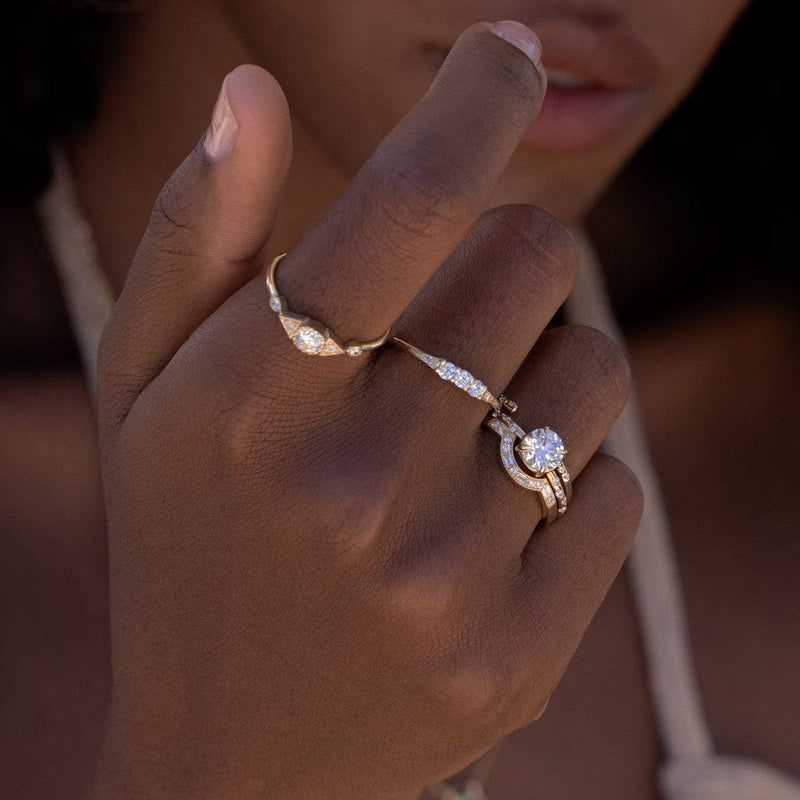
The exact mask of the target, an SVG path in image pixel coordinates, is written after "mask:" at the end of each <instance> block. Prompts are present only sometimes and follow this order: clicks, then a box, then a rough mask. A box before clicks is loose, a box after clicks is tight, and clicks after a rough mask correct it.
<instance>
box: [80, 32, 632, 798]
mask: <svg viewBox="0 0 800 800" xmlns="http://www.w3.org/2000/svg"><path fill="white" fill-rule="evenodd" d="M223 91H224V94H225V96H226V97H227V101H228V103H229V107H230V109H231V111H232V115H233V118H234V119H235V123H232V122H231V118H230V117H225V116H224V115H218V116H217V117H216V118H215V119H216V123H217V124H216V125H215V126H212V130H211V131H209V132H208V133H207V134H206V136H205V137H204V139H203V140H201V142H200V144H199V145H198V147H197V148H196V150H195V151H194V152H193V153H192V154H191V155H190V156H189V157H188V158H187V160H186V161H185V162H184V164H183V165H182V166H181V167H180V168H179V169H178V171H177V172H176V173H175V174H174V175H173V177H172V178H171V179H170V181H169V182H168V183H167V185H166V186H165V188H164V189H163V191H162V193H161V195H160V197H159V200H158V203H157V204H156V207H155V210H154V213H153V216H152V220H151V223H150V226H149V228H148V231H147V233H146V235H145V237H144V240H143V242H142V244H141V246H140V248H139V251H138V253H137V256H136V259H135V262H134V264H133V266H132V268H131V272H130V275H129V278H128V281H127V284H126V286H125V289H124V291H123V293H122V296H121V298H120V301H119V303H118V305H117V307H116V309H115V312H114V314H113V316H112V319H111V320H110V322H109V325H108V327H107V329H106V332H105V334H104V337H103V342H102V346H101V353H100V428H101V445H102V455H103V473H104V481H105V491H106V502H107V509H108V525H109V539H110V580H111V612H112V640H113V673H114V680H113V695H112V703H111V712H110V717H109V723H108V732H107V736H106V742H105V748H104V756H103V761H102V764H101V768H100V773H99V777H98V783H97V788H96V794H95V796H96V797H98V798H100V797H102V798H107V797H112V796H113V797H115V798H125V797H137V798H145V797H146V798H149V797H158V798H161V797H164V798H166V797H169V798H183V797H192V798H198V797H220V798H222V797H225V798H231V797H236V798H242V799H244V798H250V797H259V798H261V797H280V798H285V799H287V800H291V799H292V798H308V797H325V798H342V799H344V798H347V799H348V800H356V798H359V799H363V800H375V798H381V799H382V800H391V799H392V798H410V797H414V796H416V794H417V793H418V792H419V791H420V789H421V788H422V787H423V786H424V785H425V784H426V783H428V782H431V781H433V780H435V779H439V778H441V777H443V776H445V775H447V774H450V773H452V772H454V771H456V770H457V769H459V768H461V767H463V766H464V765H465V764H467V763H468V762H469V761H471V760H472V759H473V758H475V757H476V756H478V755H480V754H481V753H482V752H483V751H485V750H486V749H487V748H488V747H489V746H491V744H492V743H493V742H495V741H496V740H497V739H498V738H500V737H501V736H503V735H504V734H506V733H508V732H510V731H511V730H514V729H515V728H518V727H520V726H522V725H524V724H526V723H528V722H530V721H531V720H533V719H535V718H536V717H537V716H538V715H539V714H540V712H541V711H542V709H543V708H544V706H545V704H546V702H547V699H548V697H549V696H550V693H551V692H552V691H553V688H554V687H555V685H556V683H557V682H558V680H559V678H560V676H561V674H562V672H563V670H564V668H565V667H566V664H567V662H568V660H569V658H570V657H571V655H572V653H573V651H574V650H575V648H576V646H577V644H578V642H579V640H580V637H581V635H582V633H583V632H584V630H585V628H586V626H587V624H588V622H589V620H590V619H591V617H592V615H593V613H594V612H595V610H596V608H597V606H598V605H599V603H600V601H601V599H602V598H603V596H604V594H605V592H606V591H607V589H608V587H609V585H610V583H611V581H612V580H613V578H614V576H615V574H616V573H617V571H618V569H619V567H620V565H621V563H622V561H623V559H624V556H625V554H626V552H627V549H628V546H629V544H630V541H631V538H632V536H633V533H634V530H635V527H636V524H637V521H638V517H639V513H640V505H641V498H640V493H639V490H638V487H637V484H636V482H635V480H634V479H633V478H632V477H631V475H630V474H629V472H628V471H627V469H626V468H625V467H623V466H622V465H621V464H619V463H618V462H616V461H614V460H613V459H611V458H608V457H601V456H600V455H594V453H595V450H596V449H597V447H598V445H599V443H600V442H601V441H602V439H603V437H604V435H605V433H606V432H607V430H608V428H609V427H610V425H611V424H612V422H613V420H614V418H615V417H616V415H617V413H618V412H619V410H620V408H621V407H622V405H623V403H624V400H625V397H626V393H627V384H628V372H627V367H626V364H625V361H624V359H623V357H622V356H621V355H620V353H619V352H618V350H617V349H616V348H615V347H614V346H613V345H611V344H610V342H609V341H608V340H607V339H606V338H605V337H603V336H602V335H601V334H599V333H597V332H596V331H592V330H589V329H583V328H559V329H554V330H550V331H547V332H543V331H544V330H545V327H546V325H547V323H548V321H549V320H550V318H551V317H552V315H553V314H554V312H555V311H556V309H557V308H558V307H559V305H560V304H561V303H562V302H563V300H564V298H565V297H566V295H567V294H568V292H569V289H570V286H571V282H572V279H573V272H574V270H575V267H576V258H577V256H576V252H575V247H574V244H573V241H572V239H571V237H570V235H569V234H568V233H567V231H566V230H565V229H564V228H563V227H562V226H561V225H560V224H559V223H557V222H556V221H554V220H553V219H552V218H551V217H549V216H548V215H547V214H545V213H544V212H542V211H541V210H538V209H536V208H533V207H527V206H508V207H501V208H496V209H493V210H490V211H485V208H486V206H487V203H488V200H489V196H490V194H491V192H492V189H493V187H494V185H495V182H496V181H497V179H498V177H499V175H500V174H501V172H502V171H503V169H504V167H505V165H506V163H507V161H508V159H509V158H510V156H511V154H512V153H513V151H514V149H515V147H516V145H517V142H518V140H519V138H520V137H521V135H522V134H523V132H524V131H525V129H526V128H527V127H528V125H529V124H530V123H531V121H532V119H533V117H534V116H535V114H536V112H537V110H538V107H539V105H540V103H541V100H542V96H543V93H544V79H543V77H542V75H541V74H540V72H539V71H537V69H536V68H534V65H533V64H532V63H531V62H530V61H529V60H528V59H527V58H526V57H525V56H524V55H523V54H522V53H521V52H520V51H519V50H517V49H515V48H514V47H512V46H511V45H510V44H508V43H507V42H505V41H502V40H501V39H500V38H498V37H496V36H494V35H492V33H491V32H490V30H489V27H488V26H487V25H476V26H474V27H472V28H470V29H469V30H468V31H467V32H466V33H465V34H464V35H462V37H461V38H460V39H459V41H458V43H457V44H456V46H455V48H454V49H453V51H452V52H451V54H450V56H449V57H448V59H447V62H446V64H445V66H444V67H443V69H442V70H441V71H440V74H439V76H438V77H437V79H436V80H435V82H434V84H433V85H432V87H431V89H430V91H429V92H428V93H427V94H426V95H425V97H424V98H423V99H422V100H421V101H420V103H419V104H418V105H417V106H416V107H415V108H414V109H413V110H412V111H411V113H410V114H409V115H408V116H407V117H406V118H405V119H404V120H403V121H402V122H401V123H400V124H399V125H398V126H397V128H396V129H395V130H394V131H393V132H392V133H391V134H390V135H389V137H388V138H387V139H386V140H385V141H384V142H383V143H382V144H381V145H380V147H379V148H378V149H377V151H376V152H375V154H374V155H373V157H372V158H371V159H370V160H369V161H368V162H367V163H366V164H365V166H364V167H363V169H362V170H361V171H360V172H359V173H358V175H357V176H356V177H355V178H354V180H353V181H352V183H351V185H350V186H349V188H348V189H347V191H346V192H345V193H344V194H343V195H342V196H341V197H340V199H339V200H338V201H337V202H336V203H335V204H334V205H333V206H332V207H331V208H330V209H329V210H328V211H327V212H326V214H325V215H324V216H323V217H321V218H320V219H319V220H318V221H317V222H316V223H315V224H314V225H313V226H312V227H311V228H310V229H309V230H308V231H307V233H306V234H305V235H304V237H303V238H302V240H301V241H300V242H299V243H298V244H297V245H296V247H294V249H293V250H292V251H291V252H290V253H289V255H288V256H287V257H286V258H285V259H284V261H283V262H282V264H281V267H280V270H279V272H278V275H277V282H278V286H279V288H280V291H281V294H282V295H283V296H284V297H286V298H287V300H288V303H289V306H290V307H291V308H292V309H293V310H295V311H298V312H300V311H302V312H303V313H305V314H308V315H310V316H311V317H313V318H315V319H319V320H322V321H324V323H325V324H326V325H328V326H330V328H331V330H333V331H335V332H336V333H337V334H339V335H340V336H341V338H342V339H344V340H348V339H356V340H367V339H372V338H375V337H377V336H379V335H380V333H381V332H382V331H383V330H384V329H385V328H386V327H387V326H388V325H390V324H392V325H393V326H394V328H395V330H396V331H397V332H398V334H399V335H401V336H402V337H403V338H405V339H407V340H409V341H411V342H413V343H414V344H416V345H418V346H419V347H421V348H423V349H424V350H427V351H428V352H432V353H435V354H436V355H443V356H446V357H447V358H449V359H450V360H452V361H453V362H454V363H456V364H458V365H460V366H462V367H464V368H466V369H469V370H470V371H471V372H473V374H474V375H476V376H478V377H480V378H481V379H482V380H483V381H484V382H485V383H486V384H487V386H489V387H490V388H491V389H492V390H493V391H494V392H495V393H496V394H497V393H499V391H500V390H501V389H504V388H505V387H506V386H507V387H508V389H507V393H508V394H509V396H511V397H513V398H514V399H515V400H516V401H517V402H518V403H519V406H520V411H519V413H518V417H519V422H520V424H522V425H523V426H524V427H527V428H531V427H536V426H537V425H545V424H547V425H550V426H551V427H552V428H554V429H555V430H557V431H558V432H559V433H560V434H561V436H562V437H563V439H564V441H565V443H566V445H567V447H568V448H569V456H568V466H569V469H570V471H571V473H572V474H573V476H574V477H576V478H578V480H577V481H576V485H575V494H574V497H573V500H572V503H571V505H570V508H569V510H568V511H567V513H566V515H565V516H564V517H563V518H561V519H559V520H558V522H557V523H556V524H555V525H554V526H553V527H551V528H548V529H547V530H545V531H536V532H534V527H535V526H536V523H537V521H538V520H539V517H540V515H541V511H540V507H539V502H538V499H537V496H536V495H535V494H534V493H532V492H528V491H525V490H523V489H521V488H519V487H518V486H516V485H514V484H513V483H512V482H511V481H510V480H509V478H508V476H507V475H506V474H505V472H504V471H503V469H502V467H501V464H500V461H499V458H498V442H499V440H498V439H497V438H496V436H495V434H493V433H492V432H490V431H488V430H486V429H485V428H483V427H482V426H481V421H482V419H483V417H484V416H485V414H486V411H487V410H488V406H486V405H485V404H484V403H481V402H479V401H478V400H475V399H473V398H470V397H468V396H467V395H466V394H465V393H463V392H459V391H458V390H457V389H456V388H455V387H453V386H452V385H448V384H446V383H444V382H442V381H441V380H439V379H438V378H437V377H436V376H435V375H434V374H433V373H432V372H431V371H430V370H429V369H428V368H427V367H425V366H424V365H423V364H421V363H419V362H418V361H416V360H415V359H413V358H411V357H410V356H409V355H408V354H406V353H403V352H401V351H400V350H398V349H397V348H395V347H392V346H386V347H384V348H382V349H381V350H379V351H377V352H374V353H371V354H364V355H362V356H359V357H357V358H350V357H347V356H338V357H331V358H319V357H312V356H306V355H303V354H301V353H299V352H298V351H297V350H296V349H295V348H294V347H293V346H292V344H291V343H290V342H289V341H288V340H287V338H286V336H285V334H284V332H283V330H282V328H281V326H280V324H279V321H278V319H277V318H276V316H275V315H274V314H273V313H272V312H271V311H270V309H269V307H268V299H267V292H266V289H265V286H264V281H263V275H262V274H261V267H262V264H263V252H264V250H265V248H266V246H267V240H268V237H269V232H270V230H271V227H272V224H273V221H274V218H275V215H276V213H277V210H278V207H279V202H280V195H281V188H282V184H283V181H284V178H285V175H286V172H287V169H288V164H289V159H290V132H289V121H288V112H287V109H286V104H285V100H284V98H283V95H282V93H281V91H280V89H279V87H278V86H277V85H276V83H275V82H274V81H273V80H272V79H271V77H270V76H269V75H267V74H266V73H264V72H263V71H262V70H260V69H258V68H255V67H241V68H239V69H237V70H236V71H234V72H233V73H231V75H229V76H228V78H227V80H226V83H225V87H224V90H223ZM220 108H222V109H224V103H223V104H222V106H221V107H220ZM226 120H227V121H226ZM226 131H227V133H228V134H229V135H228V136H227V137H226ZM256 273H258V276H257V277H256V278H253V275H254V274H256ZM429 279H430V280H429ZM534 345H535V347H533V346H534ZM531 348H533V349H531ZM578 476H579V477H578Z"/></svg>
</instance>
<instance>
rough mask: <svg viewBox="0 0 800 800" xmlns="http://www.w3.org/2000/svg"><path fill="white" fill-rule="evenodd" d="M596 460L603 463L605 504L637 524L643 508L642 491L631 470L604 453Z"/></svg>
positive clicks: (598, 455) (599, 454)
mask: <svg viewBox="0 0 800 800" xmlns="http://www.w3.org/2000/svg"><path fill="white" fill-rule="evenodd" d="M595 457H596V458H598V457H599V458H600V459H601V460H602V461H603V462H604V471H605V473H606V476H607V478H606V479H607V487H606V488H605V490H604V492H603V496H604V498H605V502H606V503H608V504H609V505H610V506H611V508H613V509H616V513H617V514H618V515H620V514H621V515H622V516H623V517H625V518H627V519H632V520H635V521H637V522H638V520H639V518H640V517H641V515H642V510H643V508H644V490H643V489H642V484H641V483H640V482H639V479H638V478H637V477H636V474H635V473H634V472H633V470H632V469H631V468H630V467H629V466H628V465H627V464H625V463H624V462H622V461H620V460H619V459H618V458H615V457H614V456H610V455H608V454H606V453H598V454H597V456H595Z"/></svg>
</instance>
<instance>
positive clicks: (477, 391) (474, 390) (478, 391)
mask: <svg viewBox="0 0 800 800" xmlns="http://www.w3.org/2000/svg"><path fill="white" fill-rule="evenodd" d="M485 391H486V387H485V386H484V385H483V384H482V383H481V382H480V381H475V382H474V383H473V384H472V386H470V387H469V389H467V392H468V393H469V395H470V396H471V397H477V398H481V397H483V393H484V392H485Z"/></svg>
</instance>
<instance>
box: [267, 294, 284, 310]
mask: <svg viewBox="0 0 800 800" xmlns="http://www.w3.org/2000/svg"><path fill="white" fill-rule="evenodd" d="M269 307H270V308H271V309H272V310H273V311H277V312H278V313H279V314H280V313H281V311H283V303H281V299H280V297H270V299H269Z"/></svg>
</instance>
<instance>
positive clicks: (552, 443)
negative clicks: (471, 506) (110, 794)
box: [485, 401, 572, 525]
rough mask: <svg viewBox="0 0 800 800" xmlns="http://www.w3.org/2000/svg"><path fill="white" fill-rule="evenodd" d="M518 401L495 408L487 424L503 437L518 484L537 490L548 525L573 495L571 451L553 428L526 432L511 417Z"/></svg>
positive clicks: (506, 461) (503, 456) (506, 463)
mask: <svg viewBox="0 0 800 800" xmlns="http://www.w3.org/2000/svg"><path fill="white" fill-rule="evenodd" d="M515 410H516V405H515V404H513V403H512V404H510V405H509V404H508V402H507V401H506V403H505V404H504V405H503V408H500V409H494V410H493V411H492V412H491V413H490V414H489V416H488V417H487V418H486V421H485V425H486V426H487V427H488V428H490V429H491V430H493V431H494V432H495V433H496V434H497V435H498V436H499V437H500V460H501V461H502V463H503V469H505V471H506V472H507V473H508V475H509V477H510V478H511V480H512V481H514V483H516V484H518V485H519V486H522V488H523V489H528V490H529V491H532V492H537V493H538V495H539V500H540V502H541V504H542V513H543V515H544V522H545V525H549V524H550V523H551V522H553V520H555V519H558V517H559V516H560V515H561V514H563V513H564V512H565V511H566V510H567V503H568V502H569V501H570V499H571V498H572V480H571V479H570V476H569V472H568V471H567V467H566V465H565V464H564V456H565V455H566V454H567V450H566V448H565V447H564V443H563V442H562V441H561V437H560V436H559V435H558V434H557V433H556V432H555V431H553V430H550V428H547V427H545V428H536V429H535V430H532V431H531V432H530V433H525V431H524V430H522V428H521V427H520V426H519V425H517V423H516V422H514V420H512V419H511V416H510V414H511V413H513V411H515Z"/></svg>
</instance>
